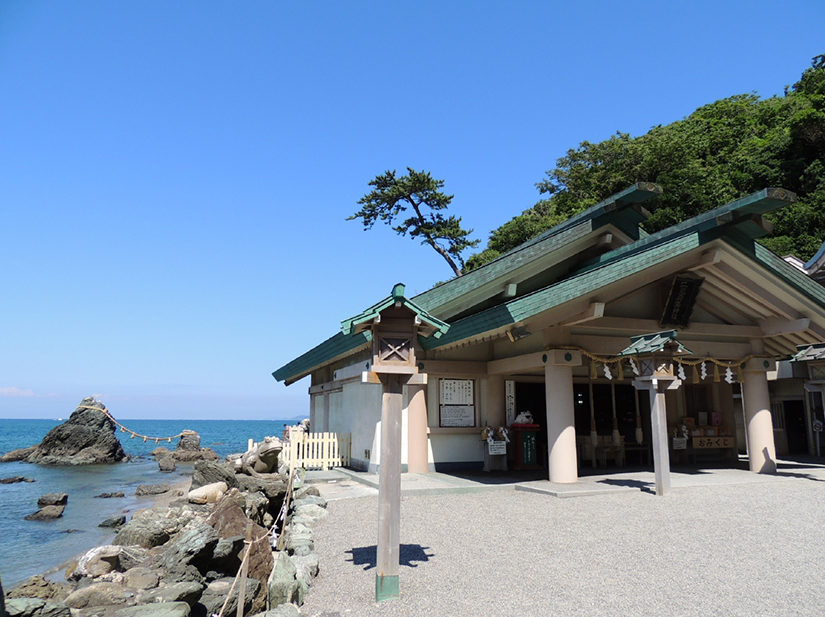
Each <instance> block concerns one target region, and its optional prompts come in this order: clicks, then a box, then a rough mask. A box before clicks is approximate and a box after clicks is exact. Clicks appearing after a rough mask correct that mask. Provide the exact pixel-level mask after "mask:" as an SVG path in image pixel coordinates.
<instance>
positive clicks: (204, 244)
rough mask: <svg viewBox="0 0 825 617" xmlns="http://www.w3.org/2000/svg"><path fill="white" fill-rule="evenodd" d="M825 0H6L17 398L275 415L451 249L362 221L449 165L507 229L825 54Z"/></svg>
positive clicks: (2, 20) (23, 412) (0, 405)
mask: <svg viewBox="0 0 825 617" xmlns="http://www.w3.org/2000/svg"><path fill="white" fill-rule="evenodd" d="M823 32H825V3H822V2H821V1H819V0H816V1H808V2H805V1H797V2H787V3H778V2H764V1H750V2H729V3H723V2H691V3H667V2H625V3H618V2H567V3H556V2H508V3H504V2H500V3H492V2H415V3H390V2H359V1H355V2H337V3H334V2H279V3H273V2H243V3H229V2H208V1H207V2H200V1H199V2H194V1H193V2H166V3H160V2H130V1H128V0H123V1H119V2H103V1H101V2H88V1H82V0H78V1H76V2H33V1H26V2H17V1H13V0H12V1H9V0H6V1H4V2H2V3H0V234H2V242H0V277H2V278H1V279H0V280H2V288H1V289H2V291H0V417H4V418H26V417H32V418H34V417H58V416H60V417H64V416H66V415H67V414H68V413H70V412H71V411H72V410H73V409H74V407H75V406H76V405H77V403H78V402H79V401H80V399H82V398H83V397H84V396H87V395H93V394H94V395H99V396H100V397H101V398H102V400H103V402H104V403H106V404H107V405H108V407H109V408H110V409H111V411H112V413H113V414H114V415H115V417H119V418H227V419H235V418H243V419H271V418H272V419H274V418H283V417H293V416H297V415H301V414H305V413H307V412H308V396H307V394H306V391H307V387H308V382H307V380H304V381H302V382H299V383H297V384H294V385H292V386H290V387H288V388H287V387H285V386H283V385H282V384H280V383H277V382H276V381H275V380H274V379H273V378H272V376H271V372H272V371H273V370H275V369H277V368H279V367H280V366H282V365H283V364H285V363H286V362H288V361H289V360H291V359H293V358H294V357H296V356H297V355H299V354H301V353H303V352H304V351H306V350H307V349H309V348H310V347H312V346H314V345H315V344H317V343H319V342H321V341H322V340H324V339H326V338H328V337H329V336H331V335H333V334H334V333H335V332H336V331H337V329H338V328H339V327H340V321H341V320H342V319H345V318H347V317H350V316H352V315H354V314H356V313H359V312H360V311H361V310H363V309H364V308H366V307H367V306H369V305H371V304H373V303H374V302H375V301H377V300H379V299H380V298H382V297H384V296H386V295H387V294H388V293H389V292H390V290H391V287H392V285H393V284H394V283H396V282H404V283H406V285H407V290H408V292H411V293H417V292H421V291H424V290H426V289H427V288H429V287H430V286H431V285H432V284H433V283H435V282H437V281H439V280H444V279H446V278H448V277H449V276H450V271H449V269H448V268H447V266H446V264H445V263H444V262H443V261H441V258H440V257H439V256H438V255H436V254H435V252H433V251H431V250H430V249H428V248H426V247H423V246H420V245H419V244H417V243H416V242H414V241H411V240H409V239H406V238H401V237H399V236H396V235H395V234H394V232H392V231H391V230H390V229H389V228H386V227H384V228H378V227H376V228H375V229H373V230H372V231H370V232H364V231H363V230H362V227H361V225H360V223H359V222H357V221H346V220H345V219H346V217H347V216H349V215H350V214H352V213H353V212H355V211H356V210H357V209H358V206H357V205H356V202H357V200H358V199H359V198H360V197H361V196H362V195H363V194H364V193H366V192H367V190H368V186H367V183H368V182H369V180H371V179H372V178H373V177H375V176H376V175H377V174H379V173H382V172H384V171H385V170H388V169H398V170H404V169H405V168H406V167H407V166H410V167H413V168H415V169H425V170H428V171H430V172H431V173H432V174H433V176H434V177H436V178H443V179H444V180H445V181H446V185H445V190H446V191H447V192H449V193H451V194H454V195H455V199H454V200H453V203H452V206H451V212H453V213H455V214H457V215H460V216H462V217H463V219H464V226H465V227H468V228H474V229H475V234H474V236H475V237H478V238H480V239H481V240H482V242H485V241H486V238H487V234H488V233H489V231H490V230H492V229H494V228H496V227H498V226H499V225H501V224H502V223H504V222H505V221H507V220H509V219H510V218H512V217H513V216H515V215H517V214H519V213H521V212H522V211H523V210H524V209H526V208H529V207H530V206H532V205H533V204H534V203H535V202H536V201H537V199H538V197H539V195H538V192H537V191H536V189H535V186H534V184H535V183H536V182H539V181H540V180H542V179H543V177H544V172H545V171H546V170H547V169H551V168H552V167H554V165H555V161H556V159H557V158H559V157H560V156H562V155H564V153H565V152H566V150H567V149H569V148H573V147H576V146H577V145H578V144H579V143H580V142H581V141H583V140H590V141H599V140H602V139H605V138H607V137H609V136H610V135H611V134H613V133H614V132H616V131H622V132H629V133H631V134H633V135H639V134H642V133H644V132H646V131H647V130H648V129H649V128H650V127H651V126H654V125H657V124H667V123H670V122H673V121H675V120H678V119H680V118H682V117H684V116H686V115H688V114H690V113H691V112H692V111H693V110H694V109H696V107H698V106H700V105H703V104H705V103H709V102H712V101H714V100H716V99H719V98H723V97H727V96H731V95H734V94H741V93H748V92H756V93H758V94H759V95H761V96H763V97H767V96H772V95H776V94H780V95H781V93H782V91H783V88H784V87H785V86H786V85H788V84H791V83H793V82H794V81H796V79H797V78H798V77H799V75H800V74H801V73H802V71H803V70H804V69H805V68H807V67H808V66H810V61H811V58H812V57H813V56H815V55H817V54H821V53H825V38H823V35H822V33H823Z"/></svg>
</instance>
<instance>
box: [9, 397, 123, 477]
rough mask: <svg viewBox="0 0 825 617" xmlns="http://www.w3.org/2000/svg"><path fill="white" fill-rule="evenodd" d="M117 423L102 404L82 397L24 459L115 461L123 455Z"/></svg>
mask: <svg viewBox="0 0 825 617" xmlns="http://www.w3.org/2000/svg"><path fill="white" fill-rule="evenodd" d="M116 428H117V426H116V425H115V422H114V420H112V418H111V417H110V416H109V414H108V413H107V411H106V406H105V405H104V404H103V403H100V402H97V401H95V400H94V399H93V398H91V397H87V398H84V399H83V400H82V401H80V405H79V406H78V407H77V409H75V411H74V412H73V413H72V415H71V416H70V417H69V419H68V420H67V421H66V422H64V423H63V424H61V425H59V426H56V427H54V428H53V429H52V430H50V431H49V432H48V433H47V434H46V437H44V438H43V441H42V442H40V444H39V445H38V446H36V447H35V449H34V451H33V452H32V453H31V454H30V455H28V456H27V457H26V458H25V459H23V460H26V461H28V462H29V463H40V464H42V465H91V464H97V463H117V462H120V461H122V460H123V459H125V458H126V453H125V452H124V451H123V447H122V446H121V445H120V442H119V441H118V439H117V437H115V430H116Z"/></svg>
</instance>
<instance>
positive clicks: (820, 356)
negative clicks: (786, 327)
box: [791, 343, 825, 362]
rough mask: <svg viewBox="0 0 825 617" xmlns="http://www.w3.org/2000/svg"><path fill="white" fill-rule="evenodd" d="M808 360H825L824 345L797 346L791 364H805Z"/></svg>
mask: <svg viewBox="0 0 825 617" xmlns="http://www.w3.org/2000/svg"><path fill="white" fill-rule="evenodd" d="M808 360H825V343H819V344H818V345H797V346H796V353H795V354H794V356H793V358H791V362H807V361H808Z"/></svg>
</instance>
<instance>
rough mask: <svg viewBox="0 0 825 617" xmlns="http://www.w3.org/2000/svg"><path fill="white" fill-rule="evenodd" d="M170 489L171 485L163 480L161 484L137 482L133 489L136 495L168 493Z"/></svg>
mask: <svg viewBox="0 0 825 617" xmlns="http://www.w3.org/2000/svg"><path fill="white" fill-rule="evenodd" d="M170 490H172V487H171V486H170V485H169V484H168V483H167V482H163V483H162V484H138V487H137V488H136V489H135V495H136V496H137V497H145V496H147V495H161V494H163V493H168V492H169V491H170Z"/></svg>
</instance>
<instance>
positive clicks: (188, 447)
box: [177, 431, 201, 452]
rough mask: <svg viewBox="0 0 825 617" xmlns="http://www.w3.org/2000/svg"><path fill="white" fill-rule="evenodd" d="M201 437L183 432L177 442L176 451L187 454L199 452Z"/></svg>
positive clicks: (190, 432) (194, 433)
mask: <svg viewBox="0 0 825 617" xmlns="http://www.w3.org/2000/svg"><path fill="white" fill-rule="evenodd" d="M200 449H201V436H200V435H198V434H197V433H196V432H195V431H183V432H182V433H181V436H180V440H179V441H178V447H177V450H184V451H187V452H200Z"/></svg>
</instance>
